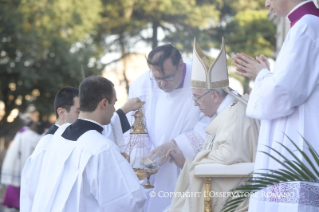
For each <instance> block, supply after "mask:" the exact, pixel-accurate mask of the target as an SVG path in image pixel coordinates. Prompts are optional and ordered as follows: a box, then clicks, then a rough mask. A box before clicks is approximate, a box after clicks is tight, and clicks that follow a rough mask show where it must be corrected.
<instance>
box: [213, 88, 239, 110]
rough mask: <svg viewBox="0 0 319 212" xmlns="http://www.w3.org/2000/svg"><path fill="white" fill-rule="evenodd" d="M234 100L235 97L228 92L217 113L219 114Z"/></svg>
mask: <svg viewBox="0 0 319 212" xmlns="http://www.w3.org/2000/svg"><path fill="white" fill-rule="evenodd" d="M233 93H235V94H236V93H237V91H233ZM233 102H234V97H232V96H231V95H229V94H227V96H226V97H225V99H224V100H223V101H222V103H220V105H219V107H218V109H217V112H216V114H219V113H220V112H221V111H222V110H223V109H224V108H226V107H228V106H229V105H231V104H232V103H233Z"/></svg>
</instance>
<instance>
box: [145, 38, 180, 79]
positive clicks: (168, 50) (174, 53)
mask: <svg viewBox="0 0 319 212" xmlns="http://www.w3.org/2000/svg"><path fill="white" fill-rule="evenodd" d="M159 52H162V54H160V55H159V57H157V58H156V59H155V58H154V56H155V55H156V54H157V53H159ZM168 58H171V60H172V63H173V65H174V66H175V67H177V66H178V64H179V61H180V60H181V59H182V55H181V53H180V52H179V50H178V49H177V48H176V47H175V46H174V45H172V44H165V45H162V46H158V47H156V48H154V49H153V50H152V51H151V52H150V53H149V54H148V57H147V58H146V60H147V64H148V66H159V67H160V68H161V72H162V73H163V74H164V71H163V63H164V62H165V61H166V60H167V59H168Z"/></svg>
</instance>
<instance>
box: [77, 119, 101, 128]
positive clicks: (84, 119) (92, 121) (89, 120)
mask: <svg viewBox="0 0 319 212" xmlns="http://www.w3.org/2000/svg"><path fill="white" fill-rule="evenodd" d="M79 119H81V118H79ZM81 120H84V121H90V122H92V123H94V124H97V125H99V126H101V127H102V128H104V127H103V126H102V125H101V124H100V123H98V122H96V121H93V120H92V119H81Z"/></svg>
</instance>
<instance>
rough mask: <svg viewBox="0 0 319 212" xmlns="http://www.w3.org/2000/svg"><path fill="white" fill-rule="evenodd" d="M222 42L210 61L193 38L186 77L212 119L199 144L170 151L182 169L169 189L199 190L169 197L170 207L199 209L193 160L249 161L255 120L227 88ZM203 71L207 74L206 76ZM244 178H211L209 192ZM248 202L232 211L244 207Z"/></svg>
mask: <svg viewBox="0 0 319 212" xmlns="http://www.w3.org/2000/svg"><path fill="white" fill-rule="evenodd" d="M226 64H227V63H226V52H225V47H224V43H223V44H222V50H221V52H220V54H219V55H218V57H217V58H216V60H215V61H214V62H213V63H211V62H209V61H208V59H207V58H206V57H205V55H204V54H203V52H202V51H201V49H200V48H199V47H198V46H197V44H196V43H195V42H194V51H193V66H192V78H191V79H192V81H191V86H192V88H193V91H192V92H193V95H194V101H195V105H196V106H198V107H199V108H201V110H202V111H203V112H204V114H205V115H207V116H210V117H211V116H212V117H213V120H212V122H211V123H210V124H209V125H208V127H207V128H206V133H207V134H208V136H207V139H206V142H205V144H204V146H203V149H202V150H201V151H200V152H199V153H198V154H197V155H196V157H195V158H194V159H193V158H187V157H186V159H185V157H183V155H182V154H181V153H178V151H176V150H173V153H170V156H171V157H172V161H173V162H174V163H175V164H176V165H178V166H180V167H181V168H182V172H181V174H180V176H179V178H178V181H177V184H176V187H175V194H176V193H178V192H179V193H183V192H184V194H185V192H191V193H192V194H195V192H197V193H200V195H197V196H188V197H187V196H186V195H183V196H182V197H179V196H174V197H173V200H172V203H171V206H170V208H169V209H168V210H167V211H170V212H179V211H183V212H188V211H191V212H197V211H204V210H206V209H207V208H205V207H204V191H205V182H204V180H203V179H202V178H198V177H196V176H195V175H194V168H195V166H196V165H198V164H205V163H216V164H224V165H232V164H236V163H251V162H254V161H255V155H256V149H257V139H258V131H259V125H258V122H256V120H254V119H251V118H248V117H247V116H246V114H245V110H246V103H247V100H246V98H248V97H247V96H245V98H242V97H240V96H239V95H238V94H237V92H235V91H231V90H230V89H229V87H228V86H229V82H228V71H227V65H226ZM207 76H209V77H207ZM244 180H245V179H244V178H241V177H238V178H235V177H232V178H222V177H219V178H212V181H211V185H212V187H211V191H212V192H214V193H216V194H217V193H219V192H228V191H230V190H231V189H233V188H235V187H237V186H238V185H240V183H242V182H243V181H244ZM226 199H227V198H226V197H218V196H213V197H212V203H213V208H212V210H213V211H220V210H221V209H222V207H223V205H224V202H225V200H226ZM247 210H248V201H246V202H244V203H243V204H241V205H240V207H239V208H238V209H237V210H236V211H237V212H239V211H241V212H242V211H247Z"/></svg>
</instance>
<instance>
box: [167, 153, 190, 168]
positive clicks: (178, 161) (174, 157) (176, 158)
mask: <svg viewBox="0 0 319 212" xmlns="http://www.w3.org/2000/svg"><path fill="white" fill-rule="evenodd" d="M166 157H167V158H168V161H169V162H170V163H172V162H173V163H175V165H176V166H177V167H179V168H181V169H182V168H183V166H184V163H185V157H184V154H183V152H182V151H181V150H180V149H170V150H169V151H168V153H167V155H166Z"/></svg>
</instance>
